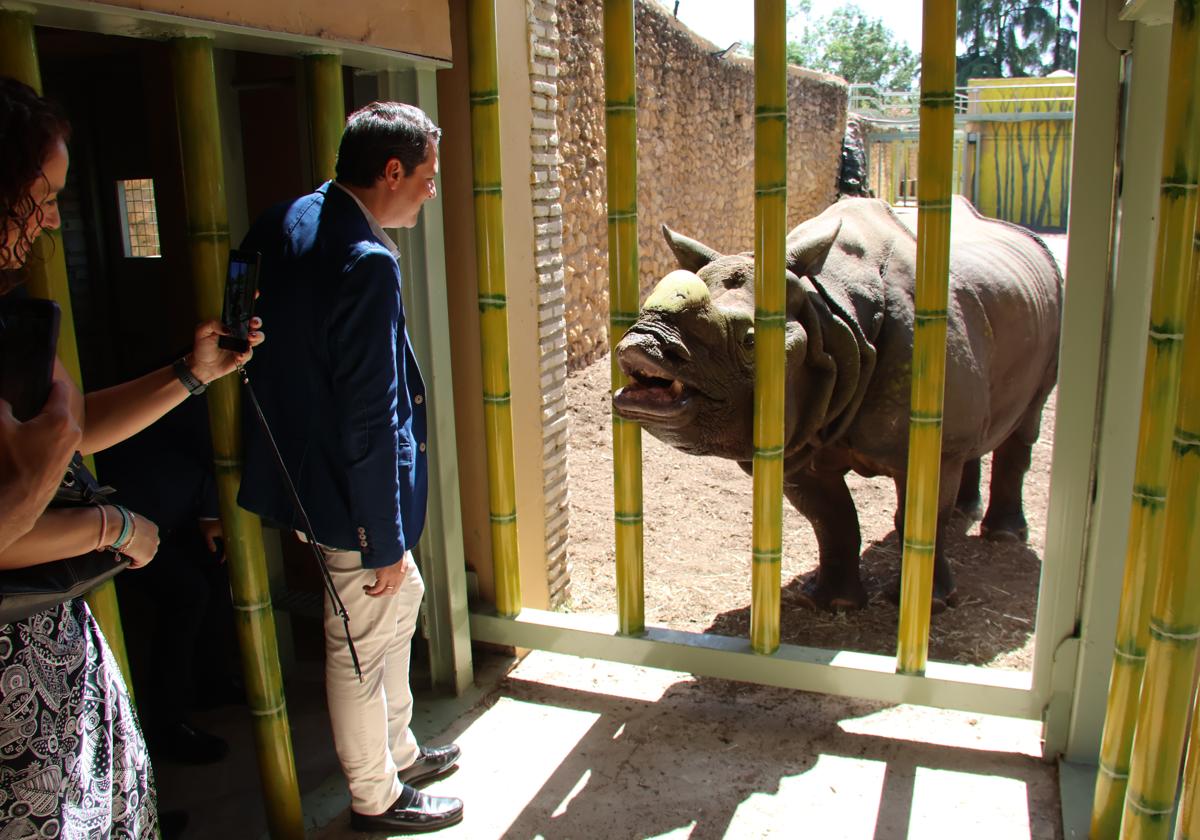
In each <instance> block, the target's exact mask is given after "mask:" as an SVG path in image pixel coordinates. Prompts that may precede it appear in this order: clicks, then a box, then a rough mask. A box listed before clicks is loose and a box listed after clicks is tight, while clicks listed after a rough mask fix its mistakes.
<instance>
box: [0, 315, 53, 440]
mask: <svg viewBox="0 0 1200 840" xmlns="http://www.w3.org/2000/svg"><path fill="white" fill-rule="evenodd" d="M61 317H62V314H61V312H60V310H59V308H58V304H57V303H55V302H54V301H52V300H41V299H38V298H24V299H17V298H12V297H11V296H6V297H3V298H0V397H2V398H4V399H5V400H8V402H9V404H10V405H11V406H12V412H13V416H14V417H16V418H17V419H18V420H20V421H21V422H22V423H23V422H25V421H26V420H30V419H32V418H34V417H36V416H37V415H38V414H40V413H41V411H42V408H43V407H44V406H45V405H46V399H47V398H48V397H49V396H50V384H51V382H53V380H54V356H55V353H56V352H57V350H58V327H59V322H60V320H61Z"/></svg>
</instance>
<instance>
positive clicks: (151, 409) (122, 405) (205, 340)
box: [80, 318, 263, 455]
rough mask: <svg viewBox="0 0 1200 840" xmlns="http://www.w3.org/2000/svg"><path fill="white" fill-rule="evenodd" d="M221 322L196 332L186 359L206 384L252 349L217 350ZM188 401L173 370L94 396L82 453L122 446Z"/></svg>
mask: <svg viewBox="0 0 1200 840" xmlns="http://www.w3.org/2000/svg"><path fill="white" fill-rule="evenodd" d="M250 326H251V327H252V331H251V333H250V346H251V347H257V346H258V345H259V344H261V343H262V341H263V334H262V332H261V331H259V328H260V327H261V326H262V321H261V320H260V319H259V318H254V319H252V320H251V323H250ZM227 333H228V330H226V329H225V328H224V327H223V326H222V325H221V323H220V322H219V321H207V322H205V323H203V324H201V325H200V326H199V327H197V328H196V337H195V341H194V344H193V346H192V352H191V353H189V354H188V355H187V356H186V357H184V358H185V360H186V362H187V366H188V368H190V369H191V371H192V375H193V376H195V377H196V378H197V379H199V380H200V381H201V382H202V383H204V384H206V385H207V384H208V383H209V382H212V381H213V380H214V379H220V378H221V377H222V376H225V375H226V374H228V373H231V372H232V371H233V370H234V368H236V367H237V366H238V365H241V364H245V363H246V362H247V361H248V360H249V359H250V356H251V355H252V354H253V350H249V351H247V352H245V353H234V352H232V351H230V350H222V349H221V348H219V347H218V346H217V338H218V336H221V335H224V334H227ZM187 396H188V390H187V388H185V387H184V386H183V383H182V382H180V381H179V379H178V378H176V376H175V371H174V370H172V368H171V367H170V366H167V367H164V368H160V369H159V370H156V371H154V372H153V373H148V374H146V375H145V376H142V377H139V378H138V379H134V380H131V381H129V382H124V383H122V384H120V385H114V386H113V387H111V388H105V389H104V390H103V391H93V392H92V393H90V394H87V395H86V397H85V398H84V400H85V402H84V410H83V411H84V414H83V419H82V420H81V425H82V426H83V442H82V444H81V445H80V451H81V452H83V454H85V455H89V454H91V453H93V452H99V451H100V450H102V449H107V448H108V447H110V446H112V445H113V444H115V443H120V442H121V441H123V440H125V439H126V438H128V437H131V436H133V435H135V434H137V433H138V432H140V431H141V430H142V429H144V428H146V427H147V426H149V425H150V424H151V423H153V422H154V421H155V420H157V419H158V418H160V417H162V416H163V415H164V414H166V413H167V412H168V411H170V410H171V409H172V408H174V407H175V406H177V405H179V404H180V403H181V402H183V401H184V400H185V399H186V398H187Z"/></svg>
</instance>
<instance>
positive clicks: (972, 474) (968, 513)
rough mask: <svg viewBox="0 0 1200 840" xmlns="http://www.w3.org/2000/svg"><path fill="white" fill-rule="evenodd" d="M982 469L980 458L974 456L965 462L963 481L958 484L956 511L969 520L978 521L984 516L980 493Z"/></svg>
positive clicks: (957, 514) (958, 514)
mask: <svg viewBox="0 0 1200 840" xmlns="http://www.w3.org/2000/svg"><path fill="white" fill-rule="evenodd" d="M981 471H982V470H981V467H980V463H979V459H978V458H972V459H971V460H970V461H967V463H965V464H963V470H962V483H960V484H959V485H958V498H956V499H955V500H954V513H955V515H956V516H959V517H961V518H963V519H965V520H967V521H968V522H978V521H979V520H980V519H982V518H983V498H982V497H981V496H980V494H979V479H980V473H981Z"/></svg>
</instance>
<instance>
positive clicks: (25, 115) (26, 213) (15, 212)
mask: <svg viewBox="0 0 1200 840" xmlns="http://www.w3.org/2000/svg"><path fill="white" fill-rule="evenodd" d="M70 136H71V124H70V123H69V122H68V121H67V117H66V115H65V114H64V113H63V111H62V109H61V108H59V106H58V105H56V104H54V103H53V102H50V101H49V100H46V99H43V98H42V97H40V96H38V95H37V93H36V92H35V91H34V89H33V88H31V87H29V85H26V84H24V83H22V82H18V81H17V80H16V79H10V78H7V77H3V76H0V224H2V225H3V226H4V228H5V229H12V228H15V235H14V236H13V237H12V241H5V239H7V237H6V238H5V239H0V266H3V265H8V264H10V263H11V262H13V261H14V257H16V258H18V259H20V258H21V257H22V256H23V255H24V254H27V253H29V249H30V248H31V247H32V246H33V241H32V240H31V239H30V237H29V235H28V233H27V229H28V225H29V222H30V221H31V220H32V221H37V222H39V223H40V222H41V216H42V209H41V208H40V207H38V205H37V204H36V203H35V202H34V200H33V197H32V195H31V190H32V187H33V185H34V184H35V183H36V182H37V180H38V179H39V178H42V179H44V178H45V177H46V176H45V175H44V174H43V172H42V164H43V163H44V162H45V160H46V156H47V155H48V154H49V153H50V150H51V149H52V148H53V147H54V144H55V143H57V142H58V141H59V140H62V141H64V142H66V140H68V139H69V138H70ZM18 281H19V275H18V273H17V272H16V271H13V270H11V269H10V270H0V293H3V292H6V291H8V290H9V289H10V288H11V287H12V286H13V285H15V284H16V283H17V282H18Z"/></svg>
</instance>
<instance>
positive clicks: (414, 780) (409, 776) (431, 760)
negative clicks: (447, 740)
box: [396, 744, 462, 785]
mask: <svg viewBox="0 0 1200 840" xmlns="http://www.w3.org/2000/svg"><path fill="white" fill-rule="evenodd" d="M461 755H462V750H460V749H459V748H458V744H447V745H446V746H444V747H421V754H420V755H418V756H417V760H416V761H414V762H413V763H412V764H410V765H408V766H407V767H405V768H404V769H403V770H401V771H400V772H398V773H397V774H396V778H398V779H399V780H400V781H401V782H402V783H404V784H406V785H415V784H420V783H421V782H427V781H429V780H430V779H436V778H437V777H438V776H440V775H442V774H443V773H446V772H448V771H449V770H450V769H451V768H452V767H453V766H454V765H455V763H456V762H457V761H458V758H459V756H461Z"/></svg>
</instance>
